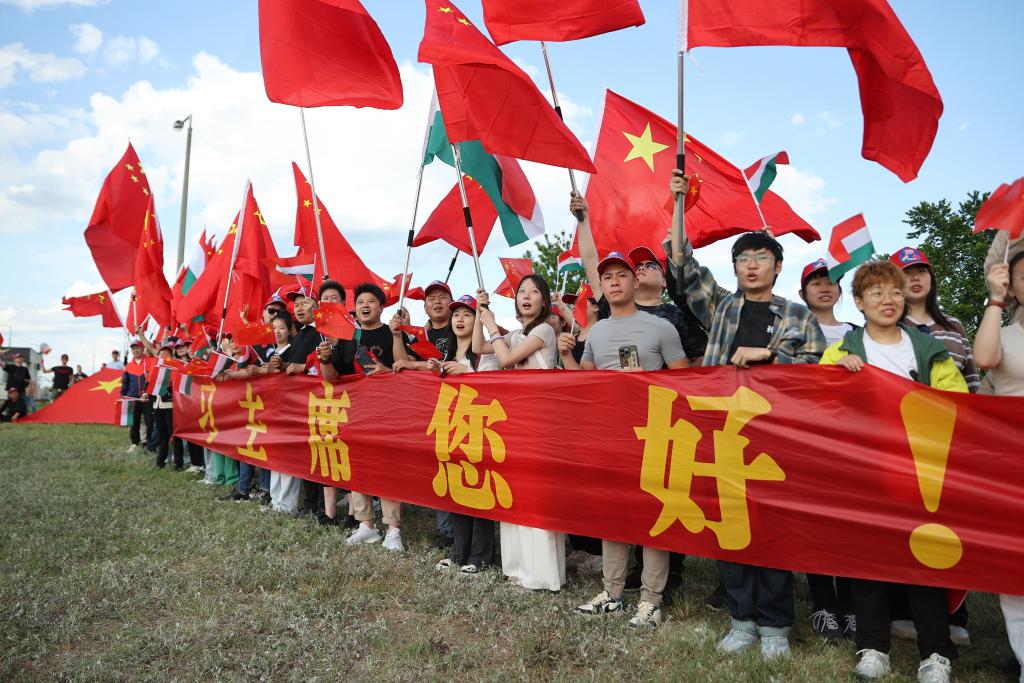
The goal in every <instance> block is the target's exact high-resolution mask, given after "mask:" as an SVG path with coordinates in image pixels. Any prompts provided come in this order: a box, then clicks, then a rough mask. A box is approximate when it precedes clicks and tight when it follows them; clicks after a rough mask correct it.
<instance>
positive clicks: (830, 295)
mask: <svg viewBox="0 0 1024 683" xmlns="http://www.w3.org/2000/svg"><path fill="white" fill-rule="evenodd" d="M842 295H843V290H842V288H841V287H840V286H839V283H838V282H832V279H831V278H830V277H829V274H828V263H827V262H826V261H825V259H823V258H820V259H818V260H817V261H812V262H811V263H808V264H807V265H806V266H804V272H803V274H802V275H801V276H800V298H801V299H803V300H804V303H805V304H807V308H809V309H810V310H811V313H813V314H814V317H815V319H816V320H817V321H818V327H820V328H821V333H822V334H823V335H825V341H826V342H828V345H829V346H832V345H833V344H835V343H836V342H837V341H839V340H840V339H842V338H843V335H845V334H846V333H847V332H849V331H850V330H852V329H853V328H855V327H857V326H856V325H852V324H850V323H844V322H840V321H839V320H836V314H835V308H836V304H838V303H839V297H841V296H842Z"/></svg>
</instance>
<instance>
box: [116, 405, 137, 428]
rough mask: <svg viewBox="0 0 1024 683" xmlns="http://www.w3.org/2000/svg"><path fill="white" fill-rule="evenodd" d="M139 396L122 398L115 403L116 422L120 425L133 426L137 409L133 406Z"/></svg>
mask: <svg viewBox="0 0 1024 683" xmlns="http://www.w3.org/2000/svg"><path fill="white" fill-rule="evenodd" d="M138 400H139V399H137V398H122V399H119V400H118V401H117V403H115V404H114V424H116V425H118V426H120V427H131V426H132V425H133V424H135V411H134V410H133V406H134V405H135V402H136V401H138Z"/></svg>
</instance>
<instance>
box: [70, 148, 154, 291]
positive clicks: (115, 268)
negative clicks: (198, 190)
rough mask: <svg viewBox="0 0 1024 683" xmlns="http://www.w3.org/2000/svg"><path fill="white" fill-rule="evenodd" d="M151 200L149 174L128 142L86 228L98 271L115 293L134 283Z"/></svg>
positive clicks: (87, 239) (111, 171) (108, 176)
mask: <svg viewBox="0 0 1024 683" xmlns="http://www.w3.org/2000/svg"><path fill="white" fill-rule="evenodd" d="M150 197H151V194H150V190H149V181H148V180H147V179H146V172H145V170H144V169H143V168H142V164H141V163H140V162H139V156H138V155H137V154H136V153H135V148H134V147H132V145H131V143H128V149H127V150H125V153H124V156H122V157H121V160H120V161H119V162H117V165H116V166H114V168H112V169H111V170H110V173H108V174H107V178H106V180H104V181H103V187H102V188H100V194H99V197H97V198H96V206H95V208H93V210H92V218H90V219H89V226H88V227H87V228H86V229H85V242H86V244H88V245H89V250H90V251H91V252H92V258H93V260H94V261H95V262H96V269H97V270H99V271H100V276H102V277H103V281H104V282H106V283H107V287H109V288H110V291H112V292H117V291H119V290H122V289H125V288H126V287H131V286H132V284H133V283H134V279H135V252H136V251H137V250H138V248H139V240H140V239H141V237H140V235H141V233H142V224H143V219H144V217H145V214H146V207H147V206H148V205H149V200H150Z"/></svg>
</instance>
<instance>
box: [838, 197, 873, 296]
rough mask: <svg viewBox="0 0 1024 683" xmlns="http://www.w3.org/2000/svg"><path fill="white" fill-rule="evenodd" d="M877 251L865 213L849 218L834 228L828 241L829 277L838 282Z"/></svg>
mask: <svg viewBox="0 0 1024 683" xmlns="http://www.w3.org/2000/svg"><path fill="white" fill-rule="evenodd" d="M874 253H875V245H874V244H872V243H871V233H870V232H868V226H867V223H865V222H864V214H860V213H858V214H857V215H856V216H852V217H851V218H847V219H846V220H845V221H843V222H842V223H840V224H839V225H837V226H836V227H834V228H832V237H831V238H830V239H829V243H828V259H827V261H828V277H829V279H830V280H832V282H838V281H839V278H841V277H842V276H843V275H845V274H846V273H848V272H850V271H851V270H853V269H854V268H856V267H857V266H859V265H860V264H862V263H864V262H866V261H868V260H870V259H871V256H872V255H873V254H874Z"/></svg>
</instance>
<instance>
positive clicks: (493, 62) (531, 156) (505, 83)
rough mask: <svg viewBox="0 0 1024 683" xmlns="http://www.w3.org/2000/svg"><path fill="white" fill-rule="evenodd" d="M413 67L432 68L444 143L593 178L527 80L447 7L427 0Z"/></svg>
mask: <svg viewBox="0 0 1024 683" xmlns="http://www.w3.org/2000/svg"><path fill="white" fill-rule="evenodd" d="M426 8H427V21H426V27H425V30H424V33H423V40H422V41H421V42H420V49H419V61H421V62H426V63H428V64H431V65H433V67H434V82H435V84H436V86H437V98H438V101H439V103H440V105H441V111H442V113H443V115H444V122H445V127H446V129H447V131H448V138H449V139H450V140H451V141H452V142H466V141H468V140H479V141H480V142H481V143H482V144H483V146H484V149H486V150H487V151H488V152H490V153H491V154H502V155H505V156H510V157H514V158H516V159H528V160H530V161H536V162H539V163H542V164H550V165H552V166H562V167H565V168H575V169H578V170H581V171H587V172H588V173H593V172H594V164H593V162H591V160H590V157H589V156H588V155H587V151H586V150H585V149H583V145H581V144H580V141H579V140H577V139H576V136H575V135H573V134H572V132H570V130H569V128H568V127H566V125H565V124H564V123H563V122H562V119H561V118H560V117H559V116H558V114H557V113H556V112H555V109H554V107H552V106H551V103H550V102H548V100H547V99H546V98H545V97H544V95H543V94H542V93H541V92H540V90H538V89H537V86H536V85H535V84H534V82H533V80H531V78H530V77H529V76H528V75H527V74H526V73H525V72H524V71H523V70H522V69H520V68H519V67H518V66H516V65H515V64H514V63H513V62H512V60H511V59H509V58H508V57H507V56H505V54H504V53H503V52H502V51H501V50H499V49H498V48H497V47H495V45H494V43H492V42H491V41H489V40H487V38H485V37H484V35H483V34H482V33H480V31H479V30H477V28H476V27H475V26H473V24H472V22H470V21H469V19H467V18H466V16H465V15H464V14H463V13H462V12H461V11H460V10H459V9H458V8H457V7H456V6H455V5H454V4H452V3H450V2H441V3H438V2H434V1H433V0H427V2H426Z"/></svg>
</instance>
